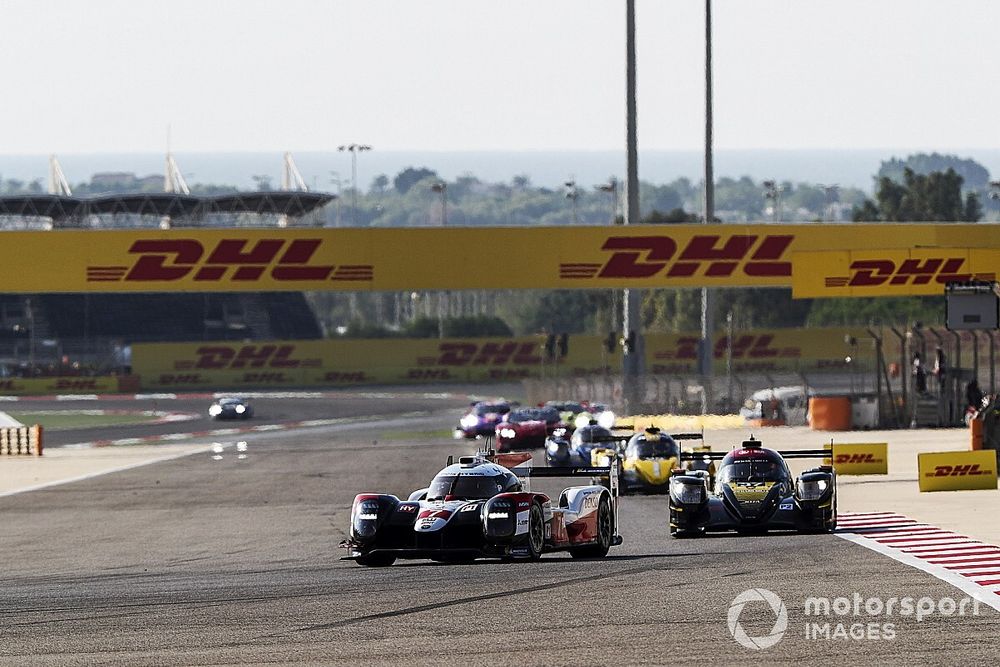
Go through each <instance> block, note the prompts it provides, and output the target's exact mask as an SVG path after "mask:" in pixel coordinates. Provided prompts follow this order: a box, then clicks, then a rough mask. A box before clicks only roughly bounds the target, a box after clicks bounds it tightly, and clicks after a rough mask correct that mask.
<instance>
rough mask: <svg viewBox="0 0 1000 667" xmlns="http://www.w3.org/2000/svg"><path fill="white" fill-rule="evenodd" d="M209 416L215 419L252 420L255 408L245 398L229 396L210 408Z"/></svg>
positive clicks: (218, 400)
mask: <svg viewBox="0 0 1000 667" xmlns="http://www.w3.org/2000/svg"><path fill="white" fill-rule="evenodd" d="M208 415H209V416H210V417H212V418H213V419H250V418H251V417H253V406H252V405H250V403H249V402H248V401H247V400H246V399H245V398H237V397H235V396H229V397H224V398H219V399H216V401H215V402H214V403H212V405H210V406H209V408H208Z"/></svg>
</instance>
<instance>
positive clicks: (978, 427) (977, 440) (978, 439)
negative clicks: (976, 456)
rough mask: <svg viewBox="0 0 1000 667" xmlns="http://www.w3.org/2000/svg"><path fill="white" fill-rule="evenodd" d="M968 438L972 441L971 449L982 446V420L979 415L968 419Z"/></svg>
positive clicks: (974, 449) (977, 448)
mask: <svg viewBox="0 0 1000 667" xmlns="http://www.w3.org/2000/svg"><path fill="white" fill-rule="evenodd" d="M969 438H970V440H971V441H972V443H971V445H972V447H971V448H972V450H973V451H979V450H980V449H982V448H983V420H982V419H980V418H979V417H976V418H975V419H972V420H970V421H969Z"/></svg>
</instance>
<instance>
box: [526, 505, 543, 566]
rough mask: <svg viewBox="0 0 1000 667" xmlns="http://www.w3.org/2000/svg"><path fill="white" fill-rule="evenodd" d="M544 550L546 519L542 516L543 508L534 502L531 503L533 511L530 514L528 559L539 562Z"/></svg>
mask: <svg viewBox="0 0 1000 667" xmlns="http://www.w3.org/2000/svg"><path fill="white" fill-rule="evenodd" d="M544 548H545V517H544V516H543V515H542V506H541V505H539V504H538V503H537V502H534V503H531V510H530V511H529V512H528V557H529V558H530V559H531V560H538V559H539V558H541V557H542V550H543V549H544Z"/></svg>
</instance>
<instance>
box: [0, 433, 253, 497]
mask: <svg viewBox="0 0 1000 667" xmlns="http://www.w3.org/2000/svg"><path fill="white" fill-rule="evenodd" d="M217 446H218V445H205V446H204V447H199V448H197V449H192V450H188V451H185V452H180V453H177V454H167V455H166V456H160V457H157V458H155V459H149V460H147V461H139V462H137V463H129V464H128V465H123V466H118V467H117V468H109V469H107V470H101V471H98V472H91V473H87V474H86V475H78V476H76V477H69V478H67V479H58V480H55V481H52V482H45V483H44V484H36V485H34V486H28V487H25V488H23V489H16V490H14V491H4V492H2V493H0V498H3V497H6V496H16V495H17V494H19V493H28V492H29V491H38V490H39V489H48V488H50V487H53V486H61V485H63V484H72V483H73V482H82V481H84V480H87V479H93V478H94V477H101V476H102V475H110V474H112V473H116V472H122V471H124V470H131V469H132V468H141V467H142V466H148V465H152V464H154V463H162V462H164V461H173V460H174V459H180V458H184V457H185V456H193V455H194V454H204V453H205V452H210V451H212V448H213V447H217ZM232 446H233V445H232V443H230V444H228V445H223V447H227V448H228V447H232Z"/></svg>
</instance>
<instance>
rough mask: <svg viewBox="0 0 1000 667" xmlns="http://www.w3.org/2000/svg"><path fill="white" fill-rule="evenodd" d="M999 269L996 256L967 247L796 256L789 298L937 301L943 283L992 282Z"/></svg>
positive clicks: (993, 251) (996, 253)
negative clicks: (921, 298) (918, 297)
mask: <svg viewBox="0 0 1000 667" xmlns="http://www.w3.org/2000/svg"><path fill="white" fill-rule="evenodd" d="M957 238H961V237H956V239H957ZM964 240H965V239H964V238H963V241H964ZM998 263H1000V250H996V249H982V248H969V247H965V248H955V247H945V248H940V247H934V248H923V247H920V248H909V249H896V250H891V249H890V250H886V249H882V250H879V249H866V250H830V251H811V252H797V253H794V254H793V257H792V266H793V268H792V296H794V297H795V298H797V299H799V298H807V297H835V296H900V295H907V294H926V295H934V294H937V295H940V294H943V293H944V286H945V285H946V284H947V283H951V282H963V281H966V280H989V281H993V280H996V277H997V270H998Z"/></svg>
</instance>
